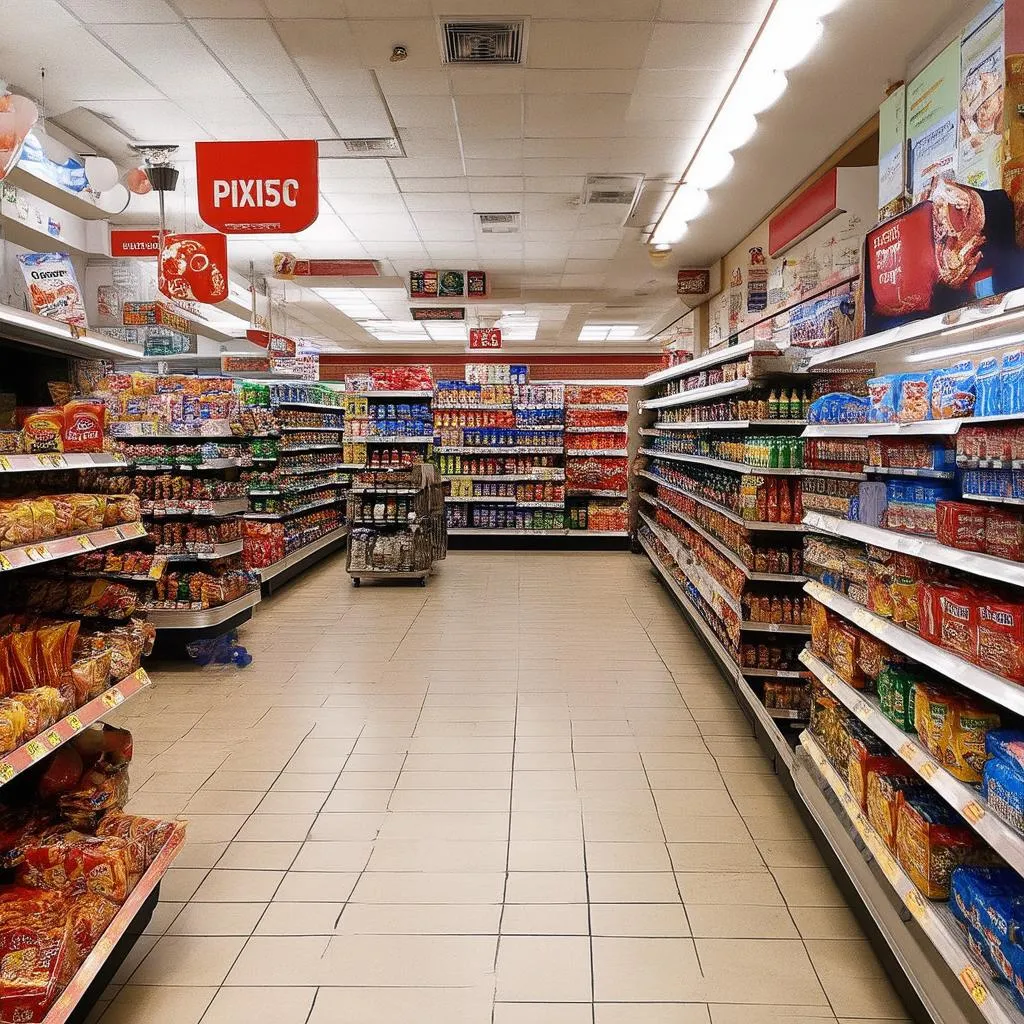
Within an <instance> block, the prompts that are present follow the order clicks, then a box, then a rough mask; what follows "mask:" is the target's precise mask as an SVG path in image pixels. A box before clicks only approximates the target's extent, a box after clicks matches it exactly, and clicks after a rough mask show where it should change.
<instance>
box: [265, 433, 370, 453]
mask: <svg viewBox="0 0 1024 1024" xmlns="http://www.w3.org/2000/svg"><path fill="white" fill-rule="evenodd" d="M335 433H337V431H335ZM360 440H363V439H362V438H360ZM339 447H340V445H339V444H290V445H282V446H281V447H280V448H278V450H277V454H278V456H279V457H280V456H282V455H296V454H298V453H300V452H336V451H337V450H338V448H339Z"/></svg>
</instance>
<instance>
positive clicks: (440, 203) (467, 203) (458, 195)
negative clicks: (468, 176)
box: [403, 192, 473, 214]
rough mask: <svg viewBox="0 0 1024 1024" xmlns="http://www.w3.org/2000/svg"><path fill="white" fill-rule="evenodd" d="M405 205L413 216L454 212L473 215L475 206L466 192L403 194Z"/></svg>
mask: <svg viewBox="0 0 1024 1024" xmlns="http://www.w3.org/2000/svg"><path fill="white" fill-rule="evenodd" d="M403 195H404V198H405V205H406V206H407V207H408V209H409V211H410V212H411V213H413V214H416V213H420V212H422V213H443V212H445V211H449V210H450V211H452V212H455V213H472V212H473V204H472V202H471V200H470V197H469V194H468V193H466V192H436V193H415V192H406V193H403Z"/></svg>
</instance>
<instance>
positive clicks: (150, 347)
mask: <svg viewBox="0 0 1024 1024" xmlns="http://www.w3.org/2000/svg"><path fill="white" fill-rule="evenodd" d="M139 333H140V334H141V335H142V339H141V340H142V344H143V354H144V355H146V356H149V357H158V356H181V355H190V354H194V353H195V352H196V351H197V348H198V339H197V338H196V336H195V335H194V334H181V333H180V332H178V331H175V330H172V329H171V328H170V327H140V328H139Z"/></svg>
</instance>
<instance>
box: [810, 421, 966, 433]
mask: <svg viewBox="0 0 1024 1024" xmlns="http://www.w3.org/2000/svg"><path fill="white" fill-rule="evenodd" d="M970 422H971V421H970V420H918V421H916V422H914V423H812V424H811V425H809V426H808V427H807V429H806V430H805V431H804V433H803V436H804V437H892V436H895V435H903V436H905V437H906V436H913V435H916V434H927V435H930V436H939V437H948V436H950V435H953V434H956V433H958V432H959V430H960V424H961V423H970Z"/></svg>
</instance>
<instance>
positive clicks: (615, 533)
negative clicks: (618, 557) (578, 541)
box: [565, 530, 629, 537]
mask: <svg viewBox="0 0 1024 1024" xmlns="http://www.w3.org/2000/svg"><path fill="white" fill-rule="evenodd" d="M565 532H566V535H567V536H569V537H628V536H629V530H566V531H565Z"/></svg>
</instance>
